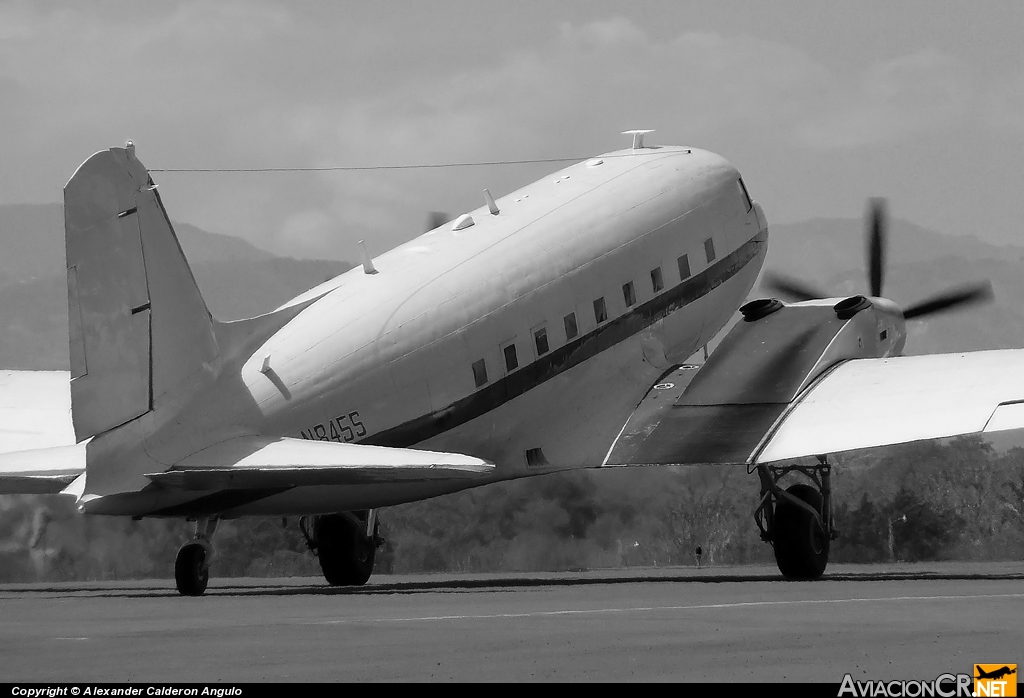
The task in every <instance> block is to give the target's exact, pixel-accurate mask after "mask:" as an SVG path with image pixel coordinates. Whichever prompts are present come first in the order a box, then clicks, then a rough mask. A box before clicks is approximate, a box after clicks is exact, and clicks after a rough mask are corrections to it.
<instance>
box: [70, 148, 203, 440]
mask: <svg viewBox="0 0 1024 698" xmlns="http://www.w3.org/2000/svg"><path fill="white" fill-rule="evenodd" d="M64 237H65V245H66V251H67V270H68V316H69V330H70V350H71V413H72V419H73V422H74V427H75V437H76V439H77V440H78V441H82V440H84V439H86V438H88V437H90V436H95V435H97V434H100V433H102V432H104V431H108V430H110V429H113V428H115V427H117V426H120V425H121V424H124V423H126V422H129V421H131V420H133V419H136V418H137V417H140V416H142V415H144V414H146V413H147V412H149V411H151V410H153V409H154V408H155V407H156V406H157V405H158V404H159V403H160V401H161V399H162V398H164V397H165V396H167V394H168V393H169V392H171V391H174V390H176V389H178V388H179V387H187V386H189V385H191V384H193V383H194V382H195V381H197V380H199V379H200V378H201V377H202V376H203V375H204V374H206V373H208V372H211V371H212V370H213V365H214V363H215V361H216V359H217V353H218V352H217V344H216V340H215V338H214V333H213V319H212V317H211V316H210V312H209V310H208V309H207V307H206V303H205V302H204V301H203V298H202V296H201V294H200V293H199V287H198V286H197V285H196V282H195V278H194V277H193V275H192V271H191V269H189V266H188V263H187V262H186V260H185V256H184V254H183V253H182V251H181V246H180V245H179V244H178V239H177V237H176V236H175V234H174V229H173V228H172V226H171V223H170V221H169V219H168V218H167V213H166V211H165V210H164V207H163V203H162V202H161V200H160V195H159V194H158V193H157V191H156V187H155V185H154V184H153V182H152V179H151V178H150V177H149V173H148V172H147V170H146V168H145V167H144V166H143V165H142V163H141V162H139V160H138V159H136V157H135V148H134V146H132V145H131V143H130V142H129V144H128V146H127V147H126V148H111V149H110V150H104V151H100V152H98V153H96V154H95V155H93V156H92V157H90V158H89V159H88V160H86V161H85V162H84V163H83V164H82V165H81V166H80V167H79V168H78V170H77V171H76V172H75V174H74V175H73V176H72V177H71V180H70V181H69V182H68V183H67V185H66V186H65V187H64Z"/></svg>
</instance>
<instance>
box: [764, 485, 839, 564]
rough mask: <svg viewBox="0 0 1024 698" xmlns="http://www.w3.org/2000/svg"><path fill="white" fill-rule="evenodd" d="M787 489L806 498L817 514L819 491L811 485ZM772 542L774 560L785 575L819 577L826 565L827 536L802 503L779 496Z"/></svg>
mask: <svg viewBox="0 0 1024 698" xmlns="http://www.w3.org/2000/svg"><path fill="white" fill-rule="evenodd" d="M786 492H788V493H789V494H791V495H793V496H794V497H796V498H797V499H799V500H801V501H803V502H806V503H807V504H809V505H810V506H811V507H813V508H814V510H815V511H817V512H818V513H819V514H820V513H821V510H822V506H821V505H822V496H821V492H819V491H818V490H816V489H815V488H813V487H811V486H810V485H791V486H790V487H788V488H787V489H786ZM772 543H773V545H774V547H775V562H776V563H778V565H779V571H780V572H782V576H784V577H786V578H787V579H818V578H819V577H821V575H822V574H823V573H824V572H825V567H826V565H828V549H829V536H828V534H826V533H825V531H823V530H822V528H821V526H819V525H818V522H817V521H816V520H815V518H814V517H813V516H812V515H811V513H810V512H809V511H807V510H806V509H804V508H803V507H799V506H797V505H796V504H793V503H792V502H788V501H786V500H785V499H782V498H780V499H779V500H778V502H777V503H776V505H775V530H774V536H773V539H772Z"/></svg>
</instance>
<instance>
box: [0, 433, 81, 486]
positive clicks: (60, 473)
mask: <svg viewBox="0 0 1024 698" xmlns="http://www.w3.org/2000/svg"><path fill="white" fill-rule="evenodd" d="M85 448H86V445H85V444H84V443H83V444H72V445H70V446H56V447H54V448H37V449H32V450H28V451H15V452H14V453H0V494H59V493H60V492H61V491H62V490H63V489H64V488H65V487H67V486H68V485H70V484H71V483H72V482H73V481H74V480H75V479H76V478H77V477H78V476H79V475H81V474H82V473H84V472H85Z"/></svg>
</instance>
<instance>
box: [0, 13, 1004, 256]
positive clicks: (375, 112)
mask: <svg viewBox="0 0 1024 698" xmlns="http://www.w3.org/2000/svg"><path fill="white" fill-rule="evenodd" d="M627 128H654V129H657V130H656V132H655V133H654V134H652V136H651V137H649V139H650V142H653V143H672V144H686V145H695V146H700V147H705V148H709V149H711V150H714V151H716V152H719V153H721V154H722V155H724V156H725V157H727V158H729V159H730V160H731V161H732V162H733V163H734V164H735V165H736V166H737V167H739V169H740V171H741V172H742V173H743V174H744V178H745V180H746V181H747V184H748V187H749V189H750V191H751V193H752V195H753V196H754V197H755V198H756V199H758V200H759V201H760V202H761V203H762V205H763V206H764V208H765V211H766V213H767V215H768V219H769V221H775V222H789V221H795V220H803V219H807V218H813V217H818V216H837V217H855V216H860V215H861V214H862V212H863V208H864V199H865V198H866V197H868V196H872V195H886V196H888V197H889V198H890V209H891V211H892V213H893V215H896V216H900V217H903V218H906V219H909V220H911V221H913V222H915V223H919V224H921V225H925V226H928V227H931V228H934V229H937V230H941V231H943V232H950V233H972V234H976V235H978V236H979V237H982V238H985V239H988V240H991V241H996V242H1020V243H1022V244H1024V238H1022V235H1021V231H1022V230H1024V224H1022V222H1021V220H1022V214H1021V206H1020V203H1019V202H1020V200H1021V198H1022V191H1021V190H1022V185H1024V176H1022V174H1021V173H1022V171H1024V170H1022V168H1024V2H1020V1H1019V0H1003V1H1000V2H996V1H992V2H942V1H940V0H927V1H924V2H905V1H904V2H889V1H885V2H864V1H858V2H837V1H835V0H831V1H830V2H817V1H813V2H812V1H808V2H780V1H773V2H760V1H758V2H755V1H754V0H747V1H746V2H723V1H721V0H716V1H714V2H712V1H711V0H706V1H704V2H683V1H681V0H668V1H666V2H637V1H631V2H600V1H595V0H588V1H586V2H555V1H544V2H513V1H512V0H500V1H497V2H486V1H483V0H467V1H465V2H454V1H445V2H438V1H434V2H427V1H426V0H417V1H415V2H414V1H412V0H409V1H407V2H381V1H379V0H378V1H375V2H368V1H367V2H322V3H313V2H308V3H304V2H294V1H290V2H272V1H269V0H268V1H246V2H226V1H218V2H172V1H168V0H163V1H162V2H159V3H156V2H152V3H151V2H138V1H137V0H136V1H134V2H95V3H92V2H67V3H58V2H7V1H4V0H0V203H21V202H52V201H59V200H60V197H61V193H60V190H61V187H62V186H63V184H64V183H65V182H66V181H67V179H68V178H69V177H70V175H71V174H72V172H73V171H74V169H75V168H76V167H77V166H78V164H79V163H80V162H81V161H82V160H84V159H85V158H86V157H88V156H89V155H90V154H91V153H92V152H95V151H97V150H100V149H103V148H106V147H109V146H112V145H122V144H123V143H124V141H125V140H126V139H127V138H132V139H133V140H134V141H135V143H136V147H137V154H138V156H139V157H140V159H141V160H142V161H143V162H144V163H145V164H146V165H147V166H148V167H150V168H153V169H156V168H162V167H167V168H176V167H276V166H328V165H377V164H406V163H428V162H451V161H466V160H494V159H522V158H531V157H539V158H542V157H560V156H575V155H587V154H591V153H598V152H602V151H607V150H614V149H617V148H620V147H624V146H625V145H626V144H627V143H628V141H627V139H626V137H624V136H621V135H619V132H620V131H622V130H624V129H627ZM557 167H558V166H557V165H527V166H513V167H503V168H470V169H449V170H429V171H412V172H394V171H391V172H360V173H288V174H175V173H164V174H159V173H157V174H154V179H156V180H157V182H158V183H159V184H160V191H161V192H162V193H163V198H164V202H165V204H166V205H167V207H168V209H169V211H170V213H171V216H172V218H174V219H176V220H181V221H187V222H190V223H194V224H196V225H199V226H201V227H203V228H206V229H207V230H211V231H214V232H220V233H229V234H233V235H239V236H242V237H245V238H246V239H249V240H251V241H252V242H254V243H256V244H258V245H260V246H262V247H265V248H267V249H271V250H274V251H276V252H279V253H286V254H291V255H294V256H333V257H341V258H349V259H355V258H356V256H357V253H356V251H355V248H354V241H355V240H357V239H359V238H363V237H365V238H366V239H367V240H368V242H369V245H370V249H371V251H373V252H379V251H382V250H384V249H387V248H390V247H392V246H394V245H395V244H397V243H399V242H402V241H404V240H406V239H408V238H410V237H412V236H414V235H415V234H418V233H419V232H421V229H422V227H423V221H424V219H425V216H426V211H428V210H431V209H440V210H444V211H448V212H450V213H452V214H457V213H459V212H460V211H461V210H464V209H469V208H474V207H476V206H479V205H480V204H481V203H482V201H483V199H482V196H481V194H480V190H481V189H482V188H483V187H489V188H490V190H491V191H492V192H493V193H494V194H495V195H501V194H503V193H506V192H508V191H511V190H512V189H514V188H516V187H518V186H521V185H523V184H525V183H527V182H529V181H531V180H533V179H536V178H537V177H539V176H542V175H544V174H546V173H547V172H549V171H551V170H553V169H557Z"/></svg>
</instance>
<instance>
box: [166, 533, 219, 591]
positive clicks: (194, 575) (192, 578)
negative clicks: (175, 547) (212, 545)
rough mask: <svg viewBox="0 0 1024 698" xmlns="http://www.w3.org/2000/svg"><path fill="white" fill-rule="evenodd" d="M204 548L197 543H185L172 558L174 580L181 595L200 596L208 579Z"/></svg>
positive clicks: (208, 570)
mask: <svg viewBox="0 0 1024 698" xmlns="http://www.w3.org/2000/svg"><path fill="white" fill-rule="evenodd" d="M206 559H207V556H206V548H205V547H203V546H202V545H201V544H199V543H186V544H185V545H183V546H181V550H179V551H178V557H177V558H175V560H174V582H175V584H176V585H177V587H178V593H179V594H181V595H182V596H201V595H202V594H203V592H204V591H206V584H207V582H209V581H210V568H209V566H208V565H207V564H206Z"/></svg>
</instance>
